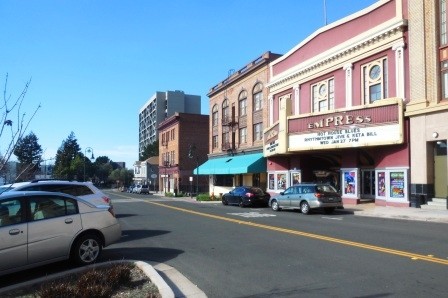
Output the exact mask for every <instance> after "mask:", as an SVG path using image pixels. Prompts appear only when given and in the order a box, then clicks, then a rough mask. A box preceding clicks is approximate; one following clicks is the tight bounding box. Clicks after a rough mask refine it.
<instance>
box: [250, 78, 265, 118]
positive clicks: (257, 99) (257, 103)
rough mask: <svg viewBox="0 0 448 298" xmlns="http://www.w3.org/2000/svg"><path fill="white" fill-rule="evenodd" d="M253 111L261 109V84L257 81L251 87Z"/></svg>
mask: <svg viewBox="0 0 448 298" xmlns="http://www.w3.org/2000/svg"><path fill="white" fill-rule="evenodd" d="M252 95H253V99H254V108H253V109H254V112H255V111H259V110H261V109H263V85H262V84H261V83H258V84H257V85H255V87H254V89H253V94H252Z"/></svg>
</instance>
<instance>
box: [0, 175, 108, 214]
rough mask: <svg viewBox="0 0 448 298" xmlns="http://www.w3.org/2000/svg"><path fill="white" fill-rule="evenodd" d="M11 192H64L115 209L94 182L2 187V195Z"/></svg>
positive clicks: (0, 189) (26, 183)
mask: <svg viewBox="0 0 448 298" xmlns="http://www.w3.org/2000/svg"><path fill="white" fill-rule="evenodd" d="M10 191H51V192H62V193H66V194H69V195H72V196H76V197H79V198H81V199H83V200H86V201H88V202H90V203H92V204H93V205H95V206H98V205H109V206H111V207H112V208H113V205H112V201H111V199H110V198H109V196H107V195H106V194H104V193H103V192H102V191H101V190H99V189H98V188H97V187H96V186H95V185H93V183H92V182H79V181H66V180H45V179H44V180H32V181H28V182H17V183H12V184H7V185H2V186H1V187H0V194H6V193H8V192H10Z"/></svg>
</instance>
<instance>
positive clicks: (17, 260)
mask: <svg viewBox="0 0 448 298" xmlns="http://www.w3.org/2000/svg"><path fill="white" fill-rule="evenodd" d="M120 237H121V227H120V224H119V222H118V220H117V219H116V218H115V215H114V213H113V212H111V207H109V206H108V205H102V206H94V205H93V204H91V203H89V202H87V201H85V200H83V199H80V198H79V197H75V196H72V195H68V194H63V193H55V192H42V191H31V192H27V191H10V192H8V193H5V194H3V195H1V196H0V239H1V241H0V275H4V274H9V273H12V272H16V271H21V270H24V269H29V268H33V267H37V266H41V265H45V264H49V263H53V262H57V261H61V260H67V259H70V260H71V261H73V262H75V263H76V264H79V265H88V264H92V263H94V262H96V261H97V260H98V258H99V257H100V256H101V252H102V249H103V247H106V246H108V245H110V244H112V243H115V242H117V241H118V240H119V239H120Z"/></svg>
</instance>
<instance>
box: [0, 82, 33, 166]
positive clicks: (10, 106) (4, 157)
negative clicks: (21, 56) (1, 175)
mask: <svg viewBox="0 0 448 298" xmlns="http://www.w3.org/2000/svg"><path fill="white" fill-rule="evenodd" d="M30 84H31V79H30V80H29V81H27V82H26V84H25V87H24V88H23V90H22V92H21V93H20V95H19V96H17V98H13V97H12V96H11V95H10V94H7V87H8V74H6V79H5V87H4V91H3V101H2V102H1V103H0V112H1V119H0V121H1V122H0V172H2V170H3V168H5V166H6V165H7V163H8V161H9V159H10V157H11V155H12V154H13V152H14V150H15V149H16V146H17V143H18V141H19V140H20V139H21V138H22V137H23V136H24V134H25V132H26V130H27V129H28V126H29V124H30V122H31V120H32V119H33V118H34V116H35V115H36V113H37V111H38V110H39V109H40V108H41V105H40V104H39V105H38V106H37V108H36V109H35V110H34V112H33V114H32V115H31V116H30V117H26V113H25V112H22V105H23V102H24V100H25V96H26V93H27V92H28V87H29V86H30ZM3 146H4V147H3Z"/></svg>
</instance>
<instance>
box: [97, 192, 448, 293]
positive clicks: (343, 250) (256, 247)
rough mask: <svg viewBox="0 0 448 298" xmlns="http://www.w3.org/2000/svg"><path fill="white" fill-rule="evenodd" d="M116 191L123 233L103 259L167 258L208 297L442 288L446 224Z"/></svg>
mask: <svg viewBox="0 0 448 298" xmlns="http://www.w3.org/2000/svg"><path fill="white" fill-rule="evenodd" d="M115 195H116V196H117V197H116V198H115V197H114V199H115V208H116V212H117V214H118V216H119V219H120V222H121V224H122V228H123V234H124V237H123V241H122V242H121V243H119V244H116V245H113V246H111V247H110V248H109V249H106V250H105V255H104V258H112V259H116V258H129V259H143V260H145V261H147V262H149V263H150V264H152V265H155V264H157V263H166V264H168V265H170V266H172V267H174V268H176V269H177V270H178V271H180V272H181V273H182V274H184V275H185V276H186V277H187V278H189V279H190V280H191V281H192V282H193V283H194V284H197V285H198V287H199V288H200V289H202V290H203V291H204V292H205V293H206V294H207V295H208V296H209V297H268V296H269V297H271V296H282V297H297V296H301V295H303V296H305V295H306V296H339V297H355V296H357V297H359V296H373V295H375V296H377V295H380V296H407V297H409V296H413V297H416V296H431V297H437V296H445V295H446V292H447V290H448V285H447V284H446V282H445V277H446V275H447V273H448V249H447V248H448V245H447V243H448V236H447V234H446V232H445V231H446V225H445V224H436V223H422V222H413V221H400V220H392V219H390V220H389V219H376V218H363V217H356V216H353V215H352V214H349V213H347V212H344V211H338V212H335V214H333V215H324V214H321V213H315V214H312V215H309V216H304V215H302V214H300V213H298V212H290V211H282V212H274V211H272V210H270V209H269V208H239V207H235V206H223V205H222V204H220V203H196V202H193V201H191V200H190V199H176V198H162V197H157V196H138V195H132V194H125V193H116V194H115ZM130 198H136V199H137V200H133V199H130ZM123 248H126V249H123Z"/></svg>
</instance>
